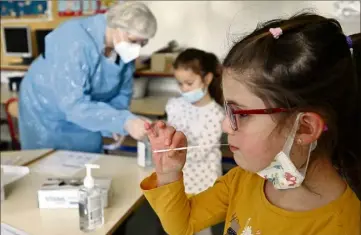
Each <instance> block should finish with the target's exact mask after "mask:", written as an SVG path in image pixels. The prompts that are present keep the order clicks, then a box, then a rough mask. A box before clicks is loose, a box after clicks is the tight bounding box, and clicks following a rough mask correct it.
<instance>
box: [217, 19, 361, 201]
mask: <svg viewBox="0 0 361 235" xmlns="http://www.w3.org/2000/svg"><path fill="white" fill-rule="evenodd" d="M277 27H280V28H281V29H282V32H283V34H282V35H280V36H279V38H278V39H276V38H274V37H273V35H272V34H271V33H270V32H269V29H270V28H277ZM360 36H361V35H360V34H355V35H352V36H350V37H346V36H345V35H344V33H343V32H342V28H341V26H340V24H339V22H338V21H337V20H335V19H328V18H325V17H322V16H319V15H316V14H312V13H301V14H297V15H295V16H293V17H291V18H290V19H287V20H284V19H277V20H272V21H269V22H266V23H264V24H262V25H259V26H258V27H257V29H256V30H255V31H254V32H252V33H251V34H250V35H248V36H246V37H245V38H243V39H242V40H240V41H239V42H237V43H236V44H235V45H234V46H233V48H232V49H231V51H230V52H229V54H228V55H227V57H226V58H225V61H224V63H223V66H224V67H223V68H224V70H225V71H227V72H228V71H230V72H231V73H232V74H233V75H234V76H235V77H236V79H238V78H240V77H241V76H240V75H242V74H244V73H245V74H247V75H248V76H242V81H241V82H243V83H244V84H245V85H247V86H248V87H249V88H250V89H251V90H252V91H253V92H254V94H256V95H257V96H258V97H260V98H261V99H262V100H263V101H264V103H265V104H266V105H267V106H272V107H282V108H291V109H292V110H294V111H295V112H301V111H312V112H316V113H318V114H319V115H320V116H321V117H322V118H323V120H324V122H325V124H326V125H327V128H328V130H327V131H326V132H324V133H323V134H322V135H321V137H320V138H319V140H318V146H319V147H318V150H321V151H322V152H325V153H327V154H329V155H330V156H331V160H332V163H333V164H334V166H335V168H336V169H338V171H339V172H340V174H341V175H342V176H343V177H344V178H345V179H346V180H347V181H348V183H349V185H350V186H351V187H352V188H353V190H354V191H355V192H356V194H357V195H358V197H359V198H361V183H360V182H361V78H360V75H361V71H360V70H361V60H360V59H361V58H360V56H361V45H360V41H361V40H360ZM351 44H352V45H351ZM350 47H352V53H351V50H350ZM237 75H239V76H237ZM248 77H249V78H248ZM244 78H247V79H244ZM243 79H244V80H243ZM295 112H292V114H294V113H295ZM292 114H286V115H285V116H282V115H280V117H279V118H282V117H284V118H287V117H289V115H292ZM284 120H285V119H284ZM280 121H281V120H280ZM318 150H317V151H318Z"/></svg>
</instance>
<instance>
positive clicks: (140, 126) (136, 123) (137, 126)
mask: <svg viewBox="0 0 361 235" xmlns="http://www.w3.org/2000/svg"><path fill="white" fill-rule="evenodd" d="M146 122H147V121H145V120H144V119H142V118H139V117H137V118H132V119H129V120H128V121H127V122H126V123H125V126H124V128H125V130H126V131H127V132H128V133H129V135H130V136H131V137H133V138H134V139H136V140H142V139H144V138H145V137H146V134H147V132H146V130H145V128H144V124H145V123H146Z"/></svg>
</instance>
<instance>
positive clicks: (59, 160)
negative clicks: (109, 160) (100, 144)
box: [31, 151, 101, 176]
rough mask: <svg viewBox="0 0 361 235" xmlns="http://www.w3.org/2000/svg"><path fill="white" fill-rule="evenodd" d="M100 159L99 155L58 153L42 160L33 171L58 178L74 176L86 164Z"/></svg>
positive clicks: (69, 152)
mask: <svg viewBox="0 0 361 235" xmlns="http://www.w3.org/2000/svg"><path fill="white" fill-rule="evenodd" d="M100 157H101V155H99V154H91V153H83V152H71V151H57V152H55V153H53V154H51V155H49V156H48V157H46V158H44V159H43V160H40V161H39V163H38V164H37V165H36V166H34V167H33V168H32V169H31V170H32V171H35V172H39V173H45V174H51V175H57V176H72V175H74V174H76V173H77V172H78V171H79V170H81V169H83V168H84V165H85V164H87V163H92V162H94V161H96V160H97V159H99V158H100Z"/></svg>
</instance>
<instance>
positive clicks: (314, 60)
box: [141, 13, 361, 235]
mask: <svg viewBox="0 0 361 235" xmlns="http://www.w3.org/2000/svg"><path fill="white" fill-rule="evenodd" d="M360 37H361V35H360V34H356V35H352V36H345V35H344V33H343V32H342V28H341V26H340V24H339V23H338V22H337V21H336V20H334V19H328V18H325V17H322V16H319V15H315V14H306V13H304V14H299V15H296V16H293V17H291V18H289V19H286V20H284V19H276V20H272V21H269V22H267V23H264V24H263V25H261V26H259V27H258V28H257V29H256V30H255V31H254V32H252V33H251V34H249V35H248V36H246V37H245V38H243V39H242V40H240V41H239V42H237V43H236V44H235V45H234V46H233V47H232V49H231V50H230V52H229V53H228V55H227V57H226V58H225V60H224V63H223V65H224V71H223V78H222V79H223V81H222V83H223V92H224V98H225V100H226V101H225V107H226V114H227V117H226V118H225V120H224V121H223V124H222V125H223V130H224V131H225V132H226V133H227V134H228V143H229V144H230V149H231V151H232V152H233V153H234V159H235V161H236V163H237V164H238V167H235V168H234V169H232V170H231V171H230V172H228V173H227V174H226V175H225V176H222V177H220V178H219V179H218V180H217V182H216V183H215V184H214V186H213V187H211V188H209V189H208V190H206V191H204V192H202V193H200V194H197V195H195V196H194V197H191V198H187V196H186V194H185V192H184V186H183V175H182V168H183V166H184V164H185V160H186V151H185V150H183V151H174V150H172V151H169V152H163V153H154V155H153V158H154V162H155V171H156V172H155V173H154V174H152V175H151V176H150V177H148V178H146V179H145V180H144V181H143V182H142V183H141V187H142V189H143V191H144V193H145V196H146V198H147V200H148V201H149V202H150V204H151V205H152V207H153V209H154V210H155V211H156V213H157V214H158V216H159V218H160V220H161V222H162V224H163V227H164V229H165V230H166V231H167V232H168V234H170V235H192V234H194V233H195V232H197V231H200V230H202V229H203V228H206V227H209V226H211V225H214V224H217V223H219V222H221V221H225V224H226V227H225V229H224V234H226V235H279V234H280V235H286V234H292V235H316V234H317V235H360V233H361V231H360V199H359V198H360V197H361V185H360V182H361V142H360V140H361V107H360V103H361V78H360V75H361V66H360V65H361V61H360V56H361V45H360ZM351 48H352V52H351V51H350V49H351ZM145 128H146V129H147V131H148V136H149V138H150V141H151V144H152V148H153V149H154V150H160V149H167V148H170V149H172V148H177V147H184V146H187V139H186V137H185V136H184V134H183V133H181V132H178V131H176V130H175V129H174V128H173V127H171V126H167V125H166V124H165V123H163V122H158V123H155V124H153V125H150V124H146V126H145ZM357 196H358V197H357Z"/></svg>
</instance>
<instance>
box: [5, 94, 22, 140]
mask: <svg viewBox="0 0 361 235" xmlns="http://www.w3.org/2000/svg"><path fill="white" fill-rule="evenodd" d="M18 106H19V102H18V99H17V98H10V99H9V100H7V101H6V103H5V112H6V117H7V120H8V125H9V132H10V136H11V140H12V142H13V144H16V145H18V143H19V141H18V137H17V136H18V135H17V129H18V128H17V127H16V125H15V123H14V119H16V120H17V118H18V117H19V108H18Z"/></svg>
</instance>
